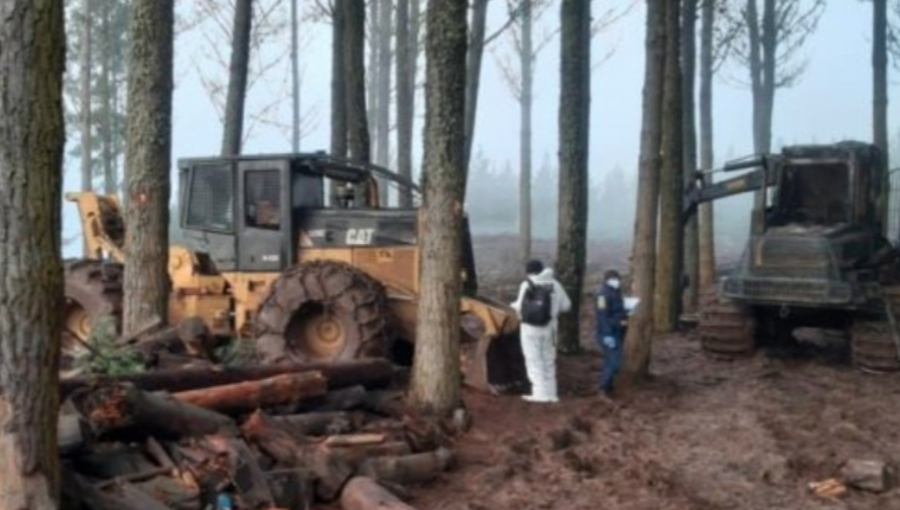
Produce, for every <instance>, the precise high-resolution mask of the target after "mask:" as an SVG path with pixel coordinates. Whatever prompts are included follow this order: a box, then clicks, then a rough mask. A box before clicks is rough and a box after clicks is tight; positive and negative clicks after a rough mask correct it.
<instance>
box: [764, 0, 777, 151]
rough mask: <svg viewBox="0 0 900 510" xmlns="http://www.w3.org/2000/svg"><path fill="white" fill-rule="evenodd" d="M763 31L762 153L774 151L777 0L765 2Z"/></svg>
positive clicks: (765, 0) (766, 0)
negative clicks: (773, 116)
mask: <svg viewBox="0 0 900 510" xmlns="http://www.w3.org/2000/svg"><path fill="white" fill-rule="evenodd" d="M764 5H765V10H764V11H763V26H762V28H763V31H762V52H763V56H762V62H763V67H762V73H763V74H762V94H763V96H762V105H761V108H762V113H761V116H762V118H761V119H760V123H761V126H760V129H761V137H762V140H761V143H762V145H761V148H762V152H764V153H768V152H770V151H771V150H772V112H773V110H774V108H775V66H776V61H775V59H776V58H777V56H776V54H775V51H776V49H777V47H778V25H777V21H776V12H775V9H776V7H775V0H764Z"/></svg>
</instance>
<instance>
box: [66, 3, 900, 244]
mask: <svg viewBox="0 0 900 510" xmlns="http://www.w3.org/2000/svg"><path fill="white" fill-rule="evenodd" d="M281 3H282V4H283V5H282V6H280V7H278V9H279V10H278V11H276V12H274V13H273V14H272V15H271V16H279V15H280V16H286V15H287V12H288V10H287V2H281ZM304 3H306V2H301V4H304ZM309 3H312V2H309ZM551 3H552V5H551V6H550V8H549V9H548V10H547V11H546V12H545V13H544V14H543V15H542V16H541V17H540V18H539V19H537V20H536V23H535V38H536V39H537V40H539V41H544V40H546V41H547V44H546V46H545V47H544V48H543V50H542V51H541V52H540V54H539V55H538V57H537V59H536V64H535V91H534V93H535V102H534V113H533V118H534V125H533V133H534V134H533V136H534V139H533V147H534V152H533V172H534V183H533V211H534V212H533V214H534V233H535V237H536V238H552V237H553V236H554V235H555V231H556V202H557V199H556V197H557V194H558V189H557V180H556V174H557V171H556V166H557V152H556V151H557V138H558V134H557V125H558V119H557V109H558V103H559V91H558V90H559V89H558V85H559V76H558V74H559V45H558V37H556V35H555V31H556V30H557V29H558V25H559V3H558V2H556V1H552V2H551ZM593 4H594V12H595V16H600V15H602V14H603V13H604V12H606V11H607V10H608V9H613V10H615V11H616V12H617V13H620V14H624V15H623V16H622V17H621V18H620V19H618V20H617V21H616V22H615V23H613V24H612V25H611V26H609V27H608V28H606V29H605V30H603V31H602V32H601V33H599V34H598V35H597V36H596V37H595V38H594V40H593V44H592V50H591V51H592V57H593V59H594V61H595V67H594V72H593V75H592V98H591V126H590V147H591V152H590V159H589V167H590V178H591V191H590V197H591V199H590V223H589V227H588V228H589V235H590V238H591V240H592V241H598V242H623V241H628V242H630V236H631V233H632V230H633V228H634V227H633V222H634V201H635V196H636V176H637V162H638V149H639V137H640V129H641V123H640V121H641V88H642V83H643V72H644V19H645V16H644V9H643V2H640V1H638V2H635V1H634V0H615V1H613V0H597V1H594V2H593ZM193 7H195V4H194V2H179V3H178V9H179V18H180V19H181V20H182V24H181V28H180V33H179V35H178V39H177V41H176V44H175V48H176V69H175V80H176V89H175V95H174V109H173V122H174V125H173V162H172V168H173V178H174V177H175V174H174V169H175V161H176V160H177V159H178V158H182V157H193V156H206V155H215V154H217V153H218V151H219V149H220V145H221V134H222V126H221V121H220V114H219V111H218V110H217V106H216V99H215V94H211V93H210V91H211V90H215V84H214V83H212V82H216V81H217V82H218V83H220V84H221V83H226V81H227V66H226V67H223V66H222V65H221V64H220V61H221V60H222V59H223V58H224V59H225V60H224V61H225V62H227V57H228V50H227V48H228V39H227V33H225V32H224V31H222V29H221V27H218V26H217V24H218V23H217V22H216V20H214V19H207V20H201V22H198V23H190V22H185V21H184V20H191V19H193V18H196V13H191V12H190V11H191V9H192V8H193ZM281 11H283V12H281ZM223 16H224V18H223V19H228V17H229V16H230V15H229V14H228V13H225V14H224V15H223ZM507 16H508V10H507V5H506V2H504V1H499V0H498V1H495V2H491V8H490V11H489V20H488V32H489V33H490V32H493V31H495V30H496V29H497V28H499V27H500V26H502V25H503V24H504V22H505V20H506V18H507ZM285 23H286V21H285ZM330 30H331V29H330V25H328V24H327V23H326V22H324V21H318V20H311V19H307V20H305V21H304V22H303V24H302V25H301V32H302V37H301V41H302V49H301V55H300V58H301V61H302V66H303V71H302V92H301V94H302V107H301V110H302V113H303V118H304V121H303V135H304V136H303V139H302V145H301V149H302V150H305V151H318V150H327V148H328V145H329V139H328V137H329V123H328V111H329V101H330V99H329V82H330V79H331V55H330V44H331V37H330V35H331V34H330ZM423 30H424V26H423ZM870 31H871V13H870V9H869V8H861V7H860V3H859V2H857V1H851V0H837V1H831V2H828V5H827V8H826V10H825V13H824V15H823V17H822V18H821V21H820V23H819V26H818V29H817V31H816V32H815V33H814V34H813V35H812V36H811V37H810V38H809V40H808V41H807V43H806V45H805V46H804V48H803V49H802V50H801V51H802V55H800V57H801V58H806V59H808V67H807V69H806V72H805V74H804V75H803V76H802V77H801V79H800V80H799V82H798V83H797V84H796V85H794V86H793V87H791V88H787V89H779V90H778V91H777V95H776V104H775V118H774V134H773V145H774V147H775V149H776V150H777V149H778V148H779V147H780V146H781V145H783V144H792V143H807V142H822V143H824V142H832V141H838V140H842V139H848V138H855V139H861V140H866V141H868V140H870V139H871V131H872V130H871V121H870V119H871V64H870V59H871V57H870V55H871V38H870V35H869V33H870ZM273 32H275V33H274V34H273V35H270V36H269V37H268V38H266V39H265V40H264V41H263V44H262V46H261V47H260V48H259V52H257V54H255V55H254V56H253V60H254V65H256V66H257V67H258V68H265V72H264V73H261V75H260V76H259V77H258V78H257V79H255V80H251V87H250V89H249V92H248V98H247V100H248V102H247V115H248V121H247V123H246V127H247V128H248V133H247V134H246V142H245V147H244V152H246V153H262V152H287V151H290V128H289V124H290V119H291V102H290V61H289V60H288V58H287V57H286V55H287V53H288V48H289V43H290V30H289V29H286V28H284V27H283V26H282V27H281V29H279V30H273ZM217 55H218V56H217ZM512 58H513V53H512V39H511V37H510V36H509V34H503V35H501V36H500V37H498V38H497V39H496V40H495V41H493V42H492V43H491V44H490V46H488V48H487V49H486V51H485V55H484V61H483V67H482V75H481V93H480V94H481V95H480V97H479V106H478V116H477V125H476V129H475V140H474V147H473V157H472V162H471V166H470V178H469V184H468V192H467V204H466V205H467V208H468V211H469V213H470V216H471V220H472V227H473V230H474V232H475V233H476V234H486V233H515V232H516V231H517V216H518V205H517V204H518V167H519V166H518V165H519V156H518V154H519V108H518V104H517V103H516V101H515V99H514V98H513V96H512V95H511V93H510V90H509V88H508V87H507V85H506V82H505V81H504V79H503V74H502V72H501V70H500V66H499V65H498V63H499V62H501V61H504V60H510V59H512ZM892 71H893V69H892ZM746 74H747V73H746V71H745V70H744V69H743V68H741V67H740V66H738V65H736V64H734V63H731V62H729V63H726V64H725V65H724V66H723V67H722V68H721V69H720V71H719V72H718V74H717V75H716V77H715V81H714V86H715V89H714V130H715V134H714V136H715V155H716V161H717V164H721V163H723V162H724V161H725V160H726V159H729V158H735V157H741V156H744V155H747V154H749V153H750V152H751V150H752V145H753V143H752V135H751V97H750V91H749V89H748V87H747V86H746V85H745V82H746V81H747V79H746V78H745V75H746ZM424 76H425V62H424V56H420V58H419V83H418V85H419V88H418V89H417V94H418V95H417V104H416V110H417V116H416V126H415V129H414V133H415V143H414V165H416V166H418V164H419V162H420V161H421V151H422V147H421V135H422V127H423V126H422V123H423V112H424V107H425V105H424V97H423V94H422V92H423V91H422V88H421V86H422V84H423V82H424ZM891 78H892V80H891V86H892V87H896V86H897V84H896V82H895V81H894V80H895V78H896V73H895V72H892V76H891ZM211 83H212V84H211ZM123 86H124V84H123ZM219 93H221V91H219ZM218 100H219V101H221V98H220V99H218ZM894 110H896V108H891V111H892V112H893V111H894ZM394 113H395V112H393V111H392V117H393V115H394ZM898 120H900V119H898V118H897V115H896V114H893V113H892V114H891V118H890V124H889V125H891V126H896V122H897V121H898ZM392 123H393V119H392ZM76 129H77V127H76V126H70V127H69V131H70V136H69V139H70V142H71V139H72V137H73V136H72V135H71V133H72V132H73V131H75V130H76ZM395 135H396V133H395V132H394V133H392V141H391V143H392V144H395V141H394V136H395ZM897 135H898V134H897V130H896V129H893V128H892V129H891V139H892V140H893V141H896V140H897ZM898 152H900V151H898V150H897V149H895V150H893V151H892V154H898ZM67 156H68V157H67V164H66V181H65V188H66V190H67V191H69V190H76V189H77V188H78V187H79V173H78V168H79V167H78V161H79V159H78V157H75V156H72V155H71V154H70V153H67ZM172 191H173V193H172V201H173V204H174V203H175V202H176V201H177V197H178V189H177V180H174V179H173V190H172ZM751 202H752V199H751V196H750V195H746V196H742V197H734V198H729V199H726V200H723V201H720V202H717V204H716V234H717V244H723V246H724V245H739V244H740V243H742V241H743V239H744V237H745V236H746V232H747V230H748V221H749V208H750V204H751ZM175 210H176V209H175V208H174V207H173V211H175ZM64 211H65V214H66V216H65V230H64V234H63V235H64V238H65V239H66V240H67V241H68V243H67V245H66V248H65V252H66V253H65V254H66V256H71V255H74V254H77V253H78V252H79V251H80V246H81V241H80V239H79V238H75V237H74V236H75V235H76V234H78V232H79V231H80V226H79V225H78V221H77V217H76V216H75V214H74V213H75V211H74V206H72V205H71V204H69V203H66V205H65V209H64Z"/></svg>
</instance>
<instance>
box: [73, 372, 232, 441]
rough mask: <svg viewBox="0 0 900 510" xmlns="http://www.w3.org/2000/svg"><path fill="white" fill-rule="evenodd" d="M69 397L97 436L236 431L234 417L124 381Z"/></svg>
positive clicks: (178, 435)
mask: <svg viewBox="0 0 900 510" xmlns="http://www.w3.org/2000/svg"><path fill="white" fill-rule="evenodd" d="M73 401H74V403H75V405H76V407H77V408H78V410H79V412H80V413H81V415H82V416H84V417H85V418H86V419H87V421H88V423H89V424H90V426H91V428H92V429H93V431H94V433H96V434H97V435H98V436H103V435H106V434H110V433H114V432H115V433H123V434H126V435H129V437H132V435H136V436H139V437H146V436H150V435H152V436H157V437H159V438H165V439H177V438H181V437H196V436H203V435H207V434H222V435H229V436H236V435H237V434H238V429H237V426H236V425H235V423H234V421H232V420H231V418H229V417H227V416H224V415H222V414H219V413H216V412H215V411H211V410H208V409H203V408H201V407H197V406H194V405H191V404H188V403H185V402H180V401H178V400H175V399H173V398H171V397H169V396H167V395H165V394H153V393H147V392H143V391H140V390H138V389H136V388H135V387H134V386H131V385H128V384H116V385H107V386H104V387H101V388H98V389H96V390H93V391H91V392H89V393H84V394H79V395H77V396H73Z"/></svg>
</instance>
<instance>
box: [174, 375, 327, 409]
mask: <svg viewBox="0 0 900 510" xmlns="http://www.w3.org/2000/svg"><path fill="white" fill-rule="evenodd" d="M326 391H328V389H327V385H326V381H325V378H324V377H323V376H322V373H321V372H305V373H302V374H282V375H276V376H275V377H270V378H268V379H262V380H259V381H249V382H243V383H236V384H227V385H224V386H214V387H212V388H204V389H200V390H190V391H182V392H180V393H174V394H173V395H172V397H173V398H175V399H176V400H178V401H180V402H185V403H188V404H193V405H195V406H199V407H203V408H205V409H212V410H215V411H221V412H224V413H242V412H247V411H253V410H254V409H259V408H263V407H268V406H275V405H284V404H296V403H299V402H300V401H302V400H303V399H307V398H311V397H316V396H319V395H324V394H325V392H326Z"/></svg>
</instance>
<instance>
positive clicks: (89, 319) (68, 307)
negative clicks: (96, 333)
mask: <svg viewBox="0 0 900 510" xmlns="http://www.w3.org/2000/svg"><path fill="white" fill-rule="evenodd" d="M123 271H124V266H122V264H119V263H117V262H104V261H100V260H88V259H78V260H71V261H67V262H66V264H65V309H64V316H63V333H62V355H63V360H62V361H63V366H65V364H66V362H68V361H70V358H72V359H73V358H74V357H76V356H78V355H79V353H81V352H84V350H85V348H84V344H83V342H86V341H87V340H88V338H89V337H90V334H91V330H92V328H93V325H94V322H95V321H96V320H97V319H98V318H99V317H101V316H103V315H109V316H110V317H112V319H113V320H114V322H115V328H116V333H119V332H120V331H121V328H122V296H123V293H122V276H123Z"/></svg>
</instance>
